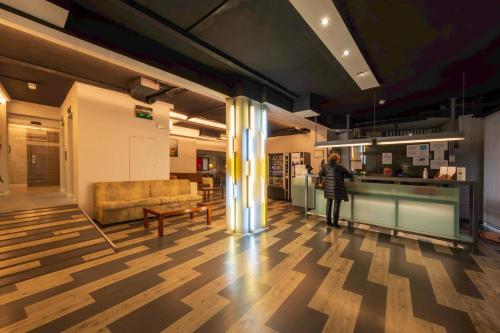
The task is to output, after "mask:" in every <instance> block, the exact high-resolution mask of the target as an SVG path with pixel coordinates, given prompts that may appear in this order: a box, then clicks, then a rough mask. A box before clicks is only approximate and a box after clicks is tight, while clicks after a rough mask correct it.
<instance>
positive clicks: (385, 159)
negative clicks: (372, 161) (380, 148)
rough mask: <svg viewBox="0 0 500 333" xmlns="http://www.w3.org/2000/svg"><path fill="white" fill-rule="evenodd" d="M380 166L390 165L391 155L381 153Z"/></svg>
mask: <svg viewBox="0 0 500 333" xmlns="http://www.w3.org/2000/svg"><path fill="white" fill-rule="evenodd" d="M382 164H392V153H382Z"/></svg>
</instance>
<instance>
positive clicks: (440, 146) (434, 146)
mask: <svg viewBox="0 0 500 333" xmlns="http://www.w3.org/2000/svg"><path fill="white" fill-rule="evenodd" d="M431 150H432V151H447V150H448V141H439V142H431Z"/></svg>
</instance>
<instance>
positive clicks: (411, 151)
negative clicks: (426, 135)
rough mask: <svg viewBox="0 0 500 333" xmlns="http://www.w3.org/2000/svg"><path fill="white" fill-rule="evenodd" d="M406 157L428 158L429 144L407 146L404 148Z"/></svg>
mask: <svg viewBox="0 0 500 333" xmlns="http://www.w3.org/2000/svg"><path fill="white" fill-rule="evenodd" d="M406 156H408V157H428V156H429V144H428V143H425V144H420V145H407V146H406Z"/></svg>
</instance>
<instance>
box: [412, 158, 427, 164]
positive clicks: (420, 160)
mask: <svg viewBox="0 0 500 333" xmlns="http://www.w3.org/2000/svg"><path fill="white" fill-rule="evenodd" d="M413 165H416V166H420V165H429V157H427V156H420V157H413Z"/></svg>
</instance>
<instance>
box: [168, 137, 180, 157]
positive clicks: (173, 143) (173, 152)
mask: <svg viewBox="0 0 500 333" xmlns="http://www.w3.org/2000/svg"><path fill="white" fill-rule="evenodd" d="M178 156H179V140H177V139H173V138H170V157H178Z"/></svg>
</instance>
